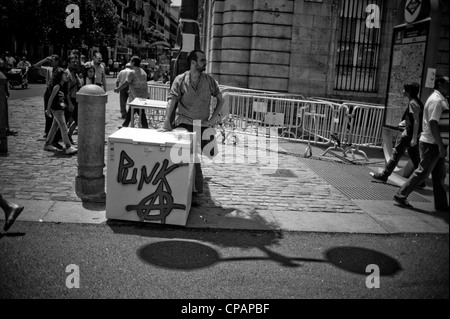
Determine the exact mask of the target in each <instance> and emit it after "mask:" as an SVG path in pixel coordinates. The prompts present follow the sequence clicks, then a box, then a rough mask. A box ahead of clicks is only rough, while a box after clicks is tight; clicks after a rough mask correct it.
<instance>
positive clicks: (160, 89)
mask: <svg viewBox="0 0 450 319" xmlns="http://www.w3.org/2000/svg"><path fill="white" fill-rule="evenodd" d="M147 87H148V96H149V98H150V99H152V100H158V101H167V96H168V95H169V90H170V85H169V84H163V83H158V82H152V83H147Z"/></svg>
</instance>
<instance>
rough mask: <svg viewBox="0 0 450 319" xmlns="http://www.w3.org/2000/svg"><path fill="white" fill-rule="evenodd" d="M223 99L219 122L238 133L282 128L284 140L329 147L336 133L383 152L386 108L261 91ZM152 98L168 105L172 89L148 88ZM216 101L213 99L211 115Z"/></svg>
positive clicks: (236, 92) (230, 92)
mask: <svg viewBox="0 0 450 319" xmlns="http://www.w3.org/2000/svg"><path fill="white" fill-rule="evenodd" d="M220 88H221V90H222V93H223V97H224V108H223V110H222V112H221V118H222V120H224V119H225V118H228V117H231V118H232V120H233V123H234V124H233V125H234V126H233V127H234V129H238V130H241V131H243V132H247V133H252V134H258V133H259V132H261V131H262V130H264V129H265V128H269V127H276V128H278V129H279V134H280V138H284V139H294V140H299V141H304V142H308V141H311V140H312V141H313V142H314V143H316V144H329V143H330V142H332V141H333V139H332V134H334V135H335V136H338V137H339V139H340V141H341V142H342V143H345V144H352V145H355V146H367V147H375V148H381V147H382V130H383V115H384V106H382V105H377V104H370V103H358V102H353V101H340V100H336V99H329V98H320V97H312V98H308V99H305V98H304V97H303V96H302V95H299V94H289V93H278V92H271V91H259V90H251V89H244V88H237V87H229V86H223V85H220ZM148 90H149V98H150V99H154V100H161V101H166V100H167V96H168V93H169V90H170V87H169V85H168V84H162V83H149V84H148ZM216 104H217V101H216V99H215V98H212V99H211V112H212V111H213V110H214V108H215V106H216Z"/></svg>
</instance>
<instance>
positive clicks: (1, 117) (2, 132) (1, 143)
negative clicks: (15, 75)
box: [0, 72, 8, 156]
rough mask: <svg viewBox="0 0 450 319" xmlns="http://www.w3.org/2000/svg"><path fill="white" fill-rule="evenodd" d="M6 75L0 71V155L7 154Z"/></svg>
mask: <svg viewBox="0 0 450 319" xmlns="http://www.w3.org/2000/svg"><path fill="white" fill-rule="evenodd" d="M7 84H8V82H7V78H6V75H5V74H3V73H2V72H0V156H6V155H7V154H8V138H7V136H6V116H8V115H7V114H6V85H7Z"/></svg>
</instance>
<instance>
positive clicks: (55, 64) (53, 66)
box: [32, 55, 61, 147]
mask: <svg viewBox="0 0 450 319" xmlns="http://www.w3.org/2000/svg"><path fill="white" fill-rule="evenodd" d="M45 63H48V64H50V66H44V64H45ZM60 63H61V59H60V58H59V56H57V55H52V56H48V57H46V58H45V59H43V60H41V61H39V62H37V63H36V64H34V65H33V66H32V67H33V68H37V69H38V71H39V72H40V73H41V75H43V76H45V84H46V86H45V92H44V116H45V128H44V138H47V136H48V132H49V131H50V128H51V127H52V123H53V118H52V117H51V116H48V115H47V105H48V99H49V98H50V94H51V91H50V87H51V85H52V81H53V76H54V73H55V71H56V70H57V69H58V68H59V65H60ZM57 142H58V141H56V142H55V143H54V144H55V145H53V146H55V147H60V145H59V144H58V143H57Z"/></svg>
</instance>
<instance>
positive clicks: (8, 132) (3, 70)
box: [0, 60, 18, 136]
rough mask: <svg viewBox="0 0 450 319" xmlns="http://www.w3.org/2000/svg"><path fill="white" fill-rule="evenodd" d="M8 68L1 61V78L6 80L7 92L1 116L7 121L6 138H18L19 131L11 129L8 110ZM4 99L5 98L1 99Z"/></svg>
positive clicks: (5, 87)
mask: <svg viewBox="0 0 450 319" xmlns="http://www.w3.org/2000/svg"><path fill="white" fill-rule="evenodd" d="M6 70H7V69H6V67H5V62H4V61H3V60H0V78H2V79H4V83H5V86H4V91H5V97H4V100H3V101H4V103H5V110H4V114H0V116H4V119H5V129H6V131H5V134H6V136H16V135H17V134H18V132H17V131H14V130H11V129H10V127H9V109H8V98H9V88H8V86H9V85H8V77H7V76H6V73H7V71H6ZM0 98H3V97H0Z"/></svg>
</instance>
